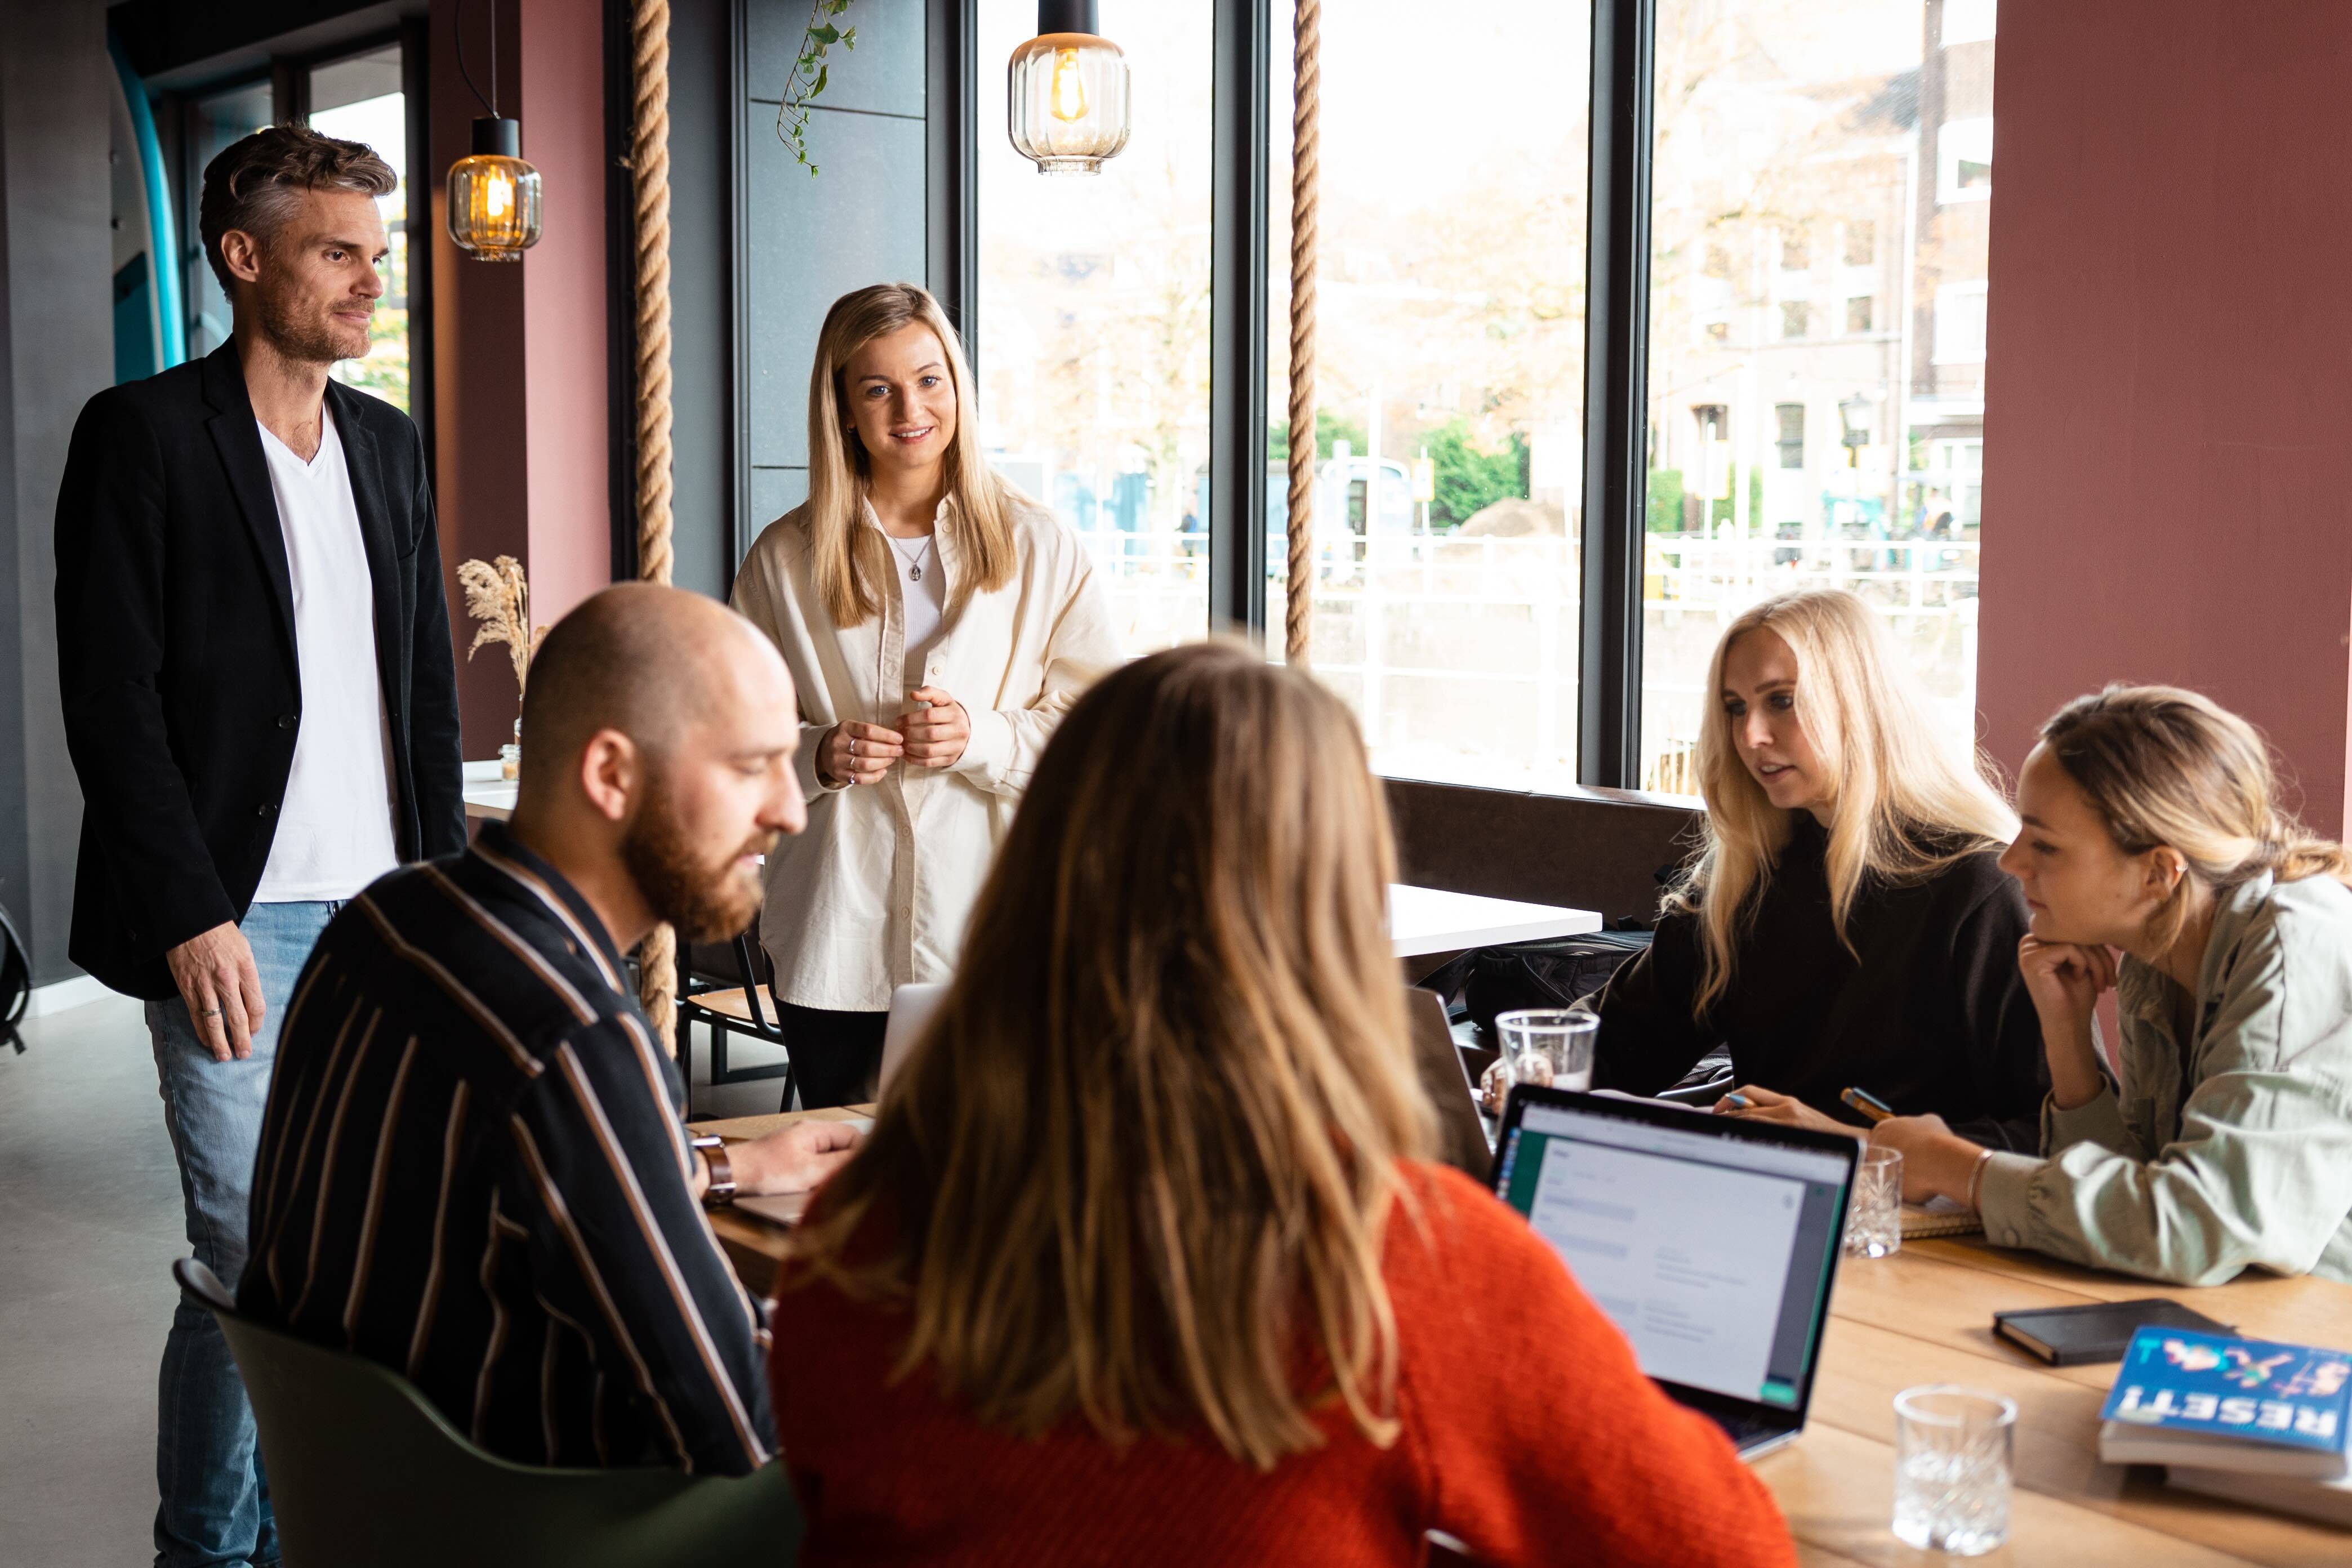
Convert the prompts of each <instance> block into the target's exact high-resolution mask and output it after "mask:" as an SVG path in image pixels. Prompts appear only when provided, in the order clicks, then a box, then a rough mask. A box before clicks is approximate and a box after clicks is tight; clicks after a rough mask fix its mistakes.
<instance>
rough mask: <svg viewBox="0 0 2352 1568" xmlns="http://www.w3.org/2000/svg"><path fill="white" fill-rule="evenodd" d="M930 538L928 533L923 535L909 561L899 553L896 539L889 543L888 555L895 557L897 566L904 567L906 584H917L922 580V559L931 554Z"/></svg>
mask: <svg viewBox="0 0 2352 1568" xmlns="http://www.w3.org/2000/svg"><path fill="white" fill-rule="evenodd" d="M931 537H932V536H931V535H929V534H928V533H927V534H925V535H923V542H922V544H921V545H920V546H919V547H918V548H917V550H916V551H915V558H914V559H913V560H911V561H909V560H908V559H907V557H906V556H905V554H903V553H902V552H900V551H899V549H898V541H897V540H896V539H893V540H891V541H890V553H892V554H893V555H897V556H898V562H899V564H900V565H903V566H904V567H906V569H907V581H908V582H909V583H919V582H921V581H922V580H923V558H924V557H925V556H927V555H929V553H930V552H931Z"/></svg>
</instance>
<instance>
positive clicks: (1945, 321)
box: [1936, 283, 1989, 364]
mask: <svg viewBox="0 0 2352 1568" xmlns="http://www.w3.org/2000/svg"><path fill="white" fill-rule="evenodd" d="M1988 298H1989V296H1988V294H1987V289H1986V285H1984V284H1982V283H1946V284H1944V285H1942V286H1941V287H1939V288H1937V290H1936V363H1937V364H1982V363H1984V357H1985V303H1986V300H1987V299H1988Z"/></svg>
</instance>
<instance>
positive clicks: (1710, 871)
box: [1595, 590, 2048, 1149]
mask: <svg viewBox="0 0 2352 1568" xmlns="http://www.w3.org/2000/svg"><path fill="white" fill-rule="evenodd" d="M1707 684H1708V687H1709V688H1710V689H1712V690H1714V691H1715V692H1716V693H1717V701H1716V704H1715V706H1714V708H1713V710H1711V712H1710V713H1709V716H1708V718H1707V721H1706V725H1705V727H1704V729H1703V731H1702V732H1701V735H1700V738H1699V743H1698V770H1699V777H1700V787H1701V790H1702V792H1703V794H1704V795H1705V797H1706V830H1705V831H1706V840H1705V843H1704V845H1703V846H1702V847H1701V849H1700V852H1699V853H1698V855H1697V856H1696V858H1694V859H1693V860H1692V862H1691V864H1690V866H1689V868H1687V869H1686V870H1685V872H1684V874H1683V876H1682V879H1681V880H1680V881H1679V882H1678V883H1677V884H1676V885H1675V888H1674V889H1672V891H1671V892H1669V893H1668V895H1667V897H1666V900H1665V906H1664V913H1663V916H1662V918H1661V919H1660V921H1659V922H1658V929H1657V934H1656V937H1655V939H1654V942H1653V944H1652V946H1651V947H1650V949H1649V950H1648V952H1645V953H1643V954H1642V955H1641V956H1639V957H1638V958H1636V959H1634V960H1633V962H1632V963H1628V964H1627V965H1626V966H1625V967H1624V968H1623V969H1621V970H1620V971H1619V972H1618V973H1617V974H1616V976H1615V977H1614V978H1612V980H1611V981H1610V983H1609V985H1608V986H1607V988H1606V989H1605V990H1604V991H1603V992H1602V993H1601V1000H1600V1013H1601V1039H1600V1046H1599V1050H1598V1061H1597V1064H1596V1073H1595V1081H1596V1083H1597V1084H1599V1085H1601V1086H1602V1087H1608V1088H1615V1089H1627V1090H1630V1091H1632V1092H1634V1093H1640V1094H1654V1093H1656V1092H1658V1091H1660V1090H1662V1089H1667V1088H1669V1087H1671V1086H1672V1085H1673V1084H1675V1081H1676V1080H1677V1079H1681V1078H1682V1077H1683V1075H1684V1074H1685V1073H1686V1072H1687V1071H1688V1070H1689V1069H1690V1068H1692V1066H1693V1065H1694V1064H1696V1062H1698V1061H1699V1059H1700V1058H1703V1057H1705V1056H1706V1054H1707V1053H1708V1052H1710V1051H1712V1050H1715V1049H1717V1048H1718V1047H1727V1048H1728V1050H1729V1052H1730V1057H1731V1064H1732V1070H1733V1076H1734V1081H1735V1082H1736V1083H1737V1084H1738V1088H1737V1089H1735V1090H1734V1091H1733V1092H1732V1093H1730V1094H1727V1095H1726V1096H1724V1097H1723V1098H1722V1099H1721V1100H1718V1101H1717V1105H1716V1109H1717V1110H1718V1111H1722V1112H1724V1113H1726V1114H1729V1115H1738V1116H1747V1117H1751V1118H1757V1119H1760V1120H1766V1121H1785V1122H1791V1123H1795V1124H1798V1125H1801V1126H1812V1127H1820V1128H1835V1129H1840V1130H1848V1131H1851V1130H1855V1129H1858V1128H1859V1127H1860V1126H1861V1125H1864V1118H1863V1117H1862V1116H1861V1114H1860V1113H1859V1112H1857V1111H1855V1110H1852V1109H1851V1108H1849V1107H1848V1106H1846V1105H1844V1104H1843V1103H1841V1101H1840V1099H1839V1096H1840V1095H1841V1093H1842V1092H1843V1090H1845V1089H1848V1088H1854V1089H1863V1090H1864V1091H1865V1092H1867V1093H1869V1094H1871V1095H1874V1096H1875V1097H1876V1098H1877V1099H1878V1100H1882V1101H1884V1102H1885V1104H1887V1105H1888V1106H1890V1107H1892V1108H1893V1109H1894V1110H1896V1111H1897V1112H1899V1113H1903V1114H1917V1113H1923V1112H1927V1111H1933V1112H1934V1113H1936V1114H1937V1115H1940V1116H1942V1117H1943V1118H1944V1119H1945V1120H1946V1121H1948V1122H1950V1123H1952V1124H1953V1125H1955V1126H1959V1125H1962V1124H1966V1125H1967V1126H1968V1127H1969V1129H1970V1136H1973V1137H1978V1138H1981V1139H1983V1140H1985V1141H1987V1142H1991V1143H1993V1144H1995V1145H1996V1146H1999V1147H2004V1148H2007V1147H2015V1148H2023V1149H2031V1148H2033V1147H2034V1146H2035V1143H2036V1140H2037V1138H2038V1132H2037V1129H2036V1118H2037V1116H2038V1113H2039V1108H2040V1106H2041V1103H2042V1093H2043V1090H2044V1089H2045V1088H2046V1086H2047V1082H2048V1079H2047V1068H2046V1067H2045V1065H2044V1061H2043V1056H2042V1048H2041V1032H2040V1028H2039V1026H2038V1024H2037V1022H2036V1017H2035V1014H2034V1011H2033V1005H2032V1001H2031V999H2030V998H2029V997H2028V996H2027V995H2026V993H2025V989H2024V986H2023V984H2022V983H2021V981H2020V980H2019V978H2018V975H2017V962H2016V953H2017V943H2018V939H2019V938H2020V937H2021V936H2023V935H2024V934H2025V925H2026V914H2025V905H2024V901H2023V900H2022V898H2021V895H2020V894H2019V892H2018V889H2017V884H2016V883H2015V882H2013V881H2012V880H2011V879H2010V878H2009V877H2008V876H2006V875H2005V874H2003V873H2002V871H2001V870H2000V865H1999V858H2000V851H2001V849H2002V848H2003V847H2004V846H2005V845H2006V843H2007V841H2008V839H2009V837H2011V835H2013V834H2014V832H2015V831H2016V818H2015V817H2014V816H2011V813H2010V810H2009V807H2008V806H2007V805H2005V804H2003V802H2002V800H2001V798H2000V795H1999V794H1998V793H1997V792H1996V791H1995V790H1994V789H1993V788H1992V787H1991V786H1990V784H1987V783H1986V782H1985V781H1984V779H1983V777H1982V776H1981V775H1980V774H1979V773H1978V772H1977V771H1976V769H1975V768H1973V767H1971V766H1970V765H1969V762H1968V761H1967V760H1965V759H1963V758H1961V757H1958V756H1956V755H1954V754H1953V753H1952V752H1951V751H1950V750H1949V749H1948V748H1947V747H1946V746H1944V745H1943V744H1942V743H1941V742H1939V741H1938V740H1937V737H1936V736H1935V734H1934V733H1933V732H1932V731H1930V730H1929V729H1928V728H1927V722H1926V719H1925V717H1924V712H1923V710H1924V707H1925V704H1924V701H1923V700H1922V697H1921V695H1920V693H1919V692H1918V690H1917V689H1916V685H1915V684H1914V683H1913V682H1912V680H1911V679H1909V676H1908V673H1907V671H1906V670H1905V669H1904V668H1903V667H1902V665H1901V663H1900V662H1899V660H1898V658H1896V656H1895V651H1894V649H1893V647H1891V646H1890V643H1889V640H1888V638H1887V636H1886V633H1885V630H1884V628H1883V627H1882V626H1881V625H1880V623H1879V621H1878V618H1877V617H1876V616H1874V615H1873V614H1872V612H1871V611H1870V609H1869V608H1868V606H1866V605H1864V604H1863V603H1862V602H1861V601H1860V600H1859V599H1856V598H1855V597H1854V596H1853V595H1851V594H1847V593H1843V592H1840V591H1836V590H1817V591H1812V592H1806V593H1798V594H1788V595H1780V596H1779V597H1777V598H1772V599H1768V600H1766V601H1764V602H1763V603H1762V604H1760V605H1757V606H1755V607H1754V608H1753V609H1751V610H1749V611H1748V613H1747V614H1745V615H1743V616H1740V617H1739V618H1738V620H1736V621H1734V622H1733V623H1732V625H1731V626H1730V627H1729V628H1728V629H1727V631H1726V632H1725V633H1724V636H1723V640H1722V641H1721V642H1720V643H1719V644H1717V647H1716V651H1715V657H1714V658H1713V660H1712V661H1711V665H1710V668H1709V672H1708V680H1707Z"/></svg>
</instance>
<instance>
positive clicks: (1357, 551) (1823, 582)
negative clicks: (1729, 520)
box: [1082, 531, 1978, 789]
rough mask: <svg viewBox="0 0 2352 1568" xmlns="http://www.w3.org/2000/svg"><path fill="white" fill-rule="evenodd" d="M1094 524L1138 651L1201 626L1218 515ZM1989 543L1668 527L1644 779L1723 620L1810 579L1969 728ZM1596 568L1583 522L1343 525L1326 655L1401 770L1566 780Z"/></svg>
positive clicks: (1652, 629) (1655, 616) (1275, 548)
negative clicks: (1583, 568) (1583, 553)
mask: <svg viewBox="0 0 2352 1568" xmlns="http://www.w3.org/2000/svg"><path fill="white" fill-rule="evenodd" d="M1082 537H1084V538H1085V539H1086V540H1087V544H1088V546H1089V547H1090V549H1091V550H1092V551H1093V553H1094V556H1095V560H1096V563H1097V568H1098V569H1099V570H1100V571H1101V572H1102V574H1103V577H1104V585H1105V587H1106V589H1107V591H1108V594H1109V596H1110V599H1111V602H1112V605H1113V609H1114V614H1115V616H1116V617H1117V620H1118V624H1119V626H1120V628H1121V631H1122V634H1123V636H1124V637H1125V638H1126V642H1127V647H1128V650H1129V653H1131V654H1140V653H1146V652H1150V650H1152V649H1154V648H1159V647H1168V646H1171V645H1172V644H1175V643H1179V642H1184V641H1188V640H1190V639H1192V638H1194V637H1199V636H1200V635H1201V634H1202V629H1203V627H1204V626H1205V625H1206V606H1207V603H1208V569H1209V561H1208V537H1207V535H1206V533H1204V532H1201V531H1192V532H1186V533H1158V534H1151V533H1122V532H1117V531H1091V532H1087V533H1085V534H1083V535H1082ZM1284 549H1285V544H1284V541H1283V539H1282V537H1281V536H1280V535H1279V534H1276V535H1273V536H1271V537H1270V538H1269V539H1268V542H1267V548H1266V558H1267V560H1268V562H1269V563H1272V570H1271V572H1270V574H1269V580H1268V583H1267V586H1266V620H1267V624H1268V625H1269V626H1280V625H1281V623H1282V618H1283V606H1284V597H1285V594H1284V581H1283V573H1282V562H1283V560H1284ZM1977 551H1978V546H1977V544H1976V543H1975V542H1973V541H1948V540H1896V541H1874V540H1845V539H1838V540H1826V541H1795V540H1774V539H1750V540H1738V539H1728V538H1726V539H1716V538H1709V537H1706V536H1704V535H1692V534H1660V535H1652V536H1651V537H1650V541H1649V554H1648V560H1647V562H1646V563H1645V566H1644V572H1643V608H1644V612H1645V614H1644V626H1643V635H1644V645H1643V646H1644V658H1643V667H1644V674H1643V779H1644V782H1654V783H1656V784H1664V785H1670V784H1673V783H1674V782H1675V781H1676V780H1677V779H1679V777H1680V774H1679V773H1678V772H1677V759H1678V758H1679V757H1680V756H1681V755H1682V754H1683V753H1684V752H1686V751H1687V749H1688V746H1689V744H1690V742H1692V741H1693V740H1694V739H1695V738H1696V735H1697V732H1698V731H1697V723H1698V720H1699V717H1700V714H1701V706H1700V704H1701V699H1702V696H1703V693H1702V691H1701V689H1700V688H1701V684H1702V683H1703V681H1704V679H1705V675H1706V661H1707V656H1708V654H1709V653H1710V651H1711V650H1712V649H1713V647H1714V645H1715V641H1716V639H1717V637H1719V636H1720V634H1721V631H1722V628H1723V626H1725V625H1726V624H1727V623H1728V622H1729V621H1730V620H1731V619H1732V617H1734V616H1738V614H1739V613H1740V612H1741V611H1742V610H1744V609H1746V608H1747V607H1748V605H1752V604H1754V603H1755V602H1756V601H1757V600H1759V599H1761V598H1763V597H1765V596H1767V595H1771V594H1776V593H1782V592H1786V591H1789V590H1790V589H1794V588H1801V587H1840V588H1845V589H1848V590H1850V591H1852V592H1853V593H1855V594H1856V595H1860V596H1861V597H1862V598H1863V599H1864V601H1865V602H1867V603H1869V604H1871V605H1874V606H1875V607H1876V608H1878V609H1879V610H1880V611H1881V612H1882V613H1883V614H1885V615H1886V616H1888V618H1889V621H1890V624H1891V626H1892V628H1893V630H1894V632H1895V640H1896V642H1897V645H1898V646H1899V647H1903V648H1904V649H1906V651H1907V652H1908V653H1909V654H1910V656H1911V658H1913V660H1914V662H1915V665H1916V668H1918V670H1919V673H1920V675H1921V677H1922V679H1923V681H1924V682H1925V684H1926V685H1927V689H1928V691H1929V694H1930V700H1932V701H1933V702H1934V703H1935V704H1936V705H1937V709H1938V711H1939V714H1940V716H1941V717H1942V719H1943V720H1944V721H1945V722H1946V723H1947V724H1948V725H1949V726H1951V727H1953V731H1954V733H1955V734H1959V733H1966V732H1968V726H1969V725H1970V724H1972V722H1973V713H1974V688H1975V674H1976V577H1977ZM1579 587H1580V584H1579V580H1578V567H1577V552H1576V545H1575V542H1573V541H1570V540H1565V539H1559V538H1523V539H1497V538H1475V539H1465V538H1460V537H1457V536H1454V535H1449V534H1413V535H1390V536H1376V537H1374V538H1372V539H1370V540H1366V539H1363V538H1361V537H1360V536H1345V535H1343V536H1340V537H1339V538H1338V539H1336V540H1332V541H1328V542H1326V543H1325V545H1324V546H1323V548H1322V549H1321V550H1320V551H1319V552H1318V560H1317V568H1316V583H1315V647H1316V659H1315V668H1316V673H1317V674H1318V675H1319V676H1321V677H1323V678H1324V679H1327V680H1328V681H1329V682H1330V683H1331V684H1332V685H1333V687H1334V688H1336V689H1339V691H1340V692H1341V693H1342V694H1343V695H1345V696H1346V697H1347V698H1348V699H1349V701H1350V702H1351V703H1352V704H1353V706H1354V707H1355V710H1356V712H1357V715H1358V717H1359V718H1360V720H1361V721H1362V722H1363V725H1364V732H1365V740H1366V742H1367V743H1368V744H1369V746H1370V749H1371V752H1372V755H1373V761H1374V763H1375V765H1376V766H1378V767H1379V768H1381V771H1383V772H1386V773H1396V774H1402V775H1405V776H1412V777H1422V778H1438V779H1445V780H1450V781H1453V782H1457V783H1465V784H1488V785H1493V786H1496V787H1502V788H1516V789H1546V788H1558V787H1561V786H1563V785H1566V784H1572V783H1573V782H1574V778H1575V746H1576V687H1577V656H1578V652H1579V649H1578V635H1577V628H1578V616H1577V611H1578V605H1579ZM1662 764H1663V771H1662Z"/></svg>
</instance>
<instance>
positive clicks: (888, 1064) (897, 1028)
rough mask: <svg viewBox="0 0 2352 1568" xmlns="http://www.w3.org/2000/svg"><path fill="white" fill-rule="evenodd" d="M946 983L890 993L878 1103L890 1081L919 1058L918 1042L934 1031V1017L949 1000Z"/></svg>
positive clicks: (876, 1085)
mask: <svg viewBox="0 0 2352 1568" xmlns="http://www.w3.org/2000/svg"><path fill="white" fill-rule="evenodd" d="M947 994H948V988H947V983H946V982H945V981H931V982H928V983H925V984H915V985H901V986H899V987H898V989H896V990H894V991H892V992H891V993H890V1021H889V1022H888V1023H887V1024H885V1025H883V1026H882V1067H881V1070H880V1071H878V1072H877V1073H876V1074H875V1078H874V1098H875V1099H876V1100H877V1101H878V1100H881V1098H882V1096H883V1093H884V1091H886V1090H887V1089H889V1087H890V1080H891V1079H894V1078H896V1077H898V1069H899V1068H902V1067H905V1066H906V1065H907V1058H908V1057H910V1056H912V1055H914V1054H915V1042H916V1041H917V1040H919V1039H921V1038H922V1037H923V1031H924V1030H925V1029H928V1028H929V1027H930V1025H931V1015H932V1014H934V1013H936V1012H938V1011H939V1010H940V1003H941V1002H943V1001H945V1000H946V999H947Z"/></svg>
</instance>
